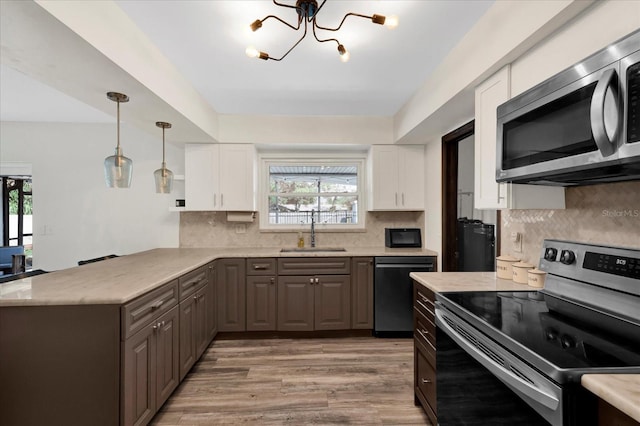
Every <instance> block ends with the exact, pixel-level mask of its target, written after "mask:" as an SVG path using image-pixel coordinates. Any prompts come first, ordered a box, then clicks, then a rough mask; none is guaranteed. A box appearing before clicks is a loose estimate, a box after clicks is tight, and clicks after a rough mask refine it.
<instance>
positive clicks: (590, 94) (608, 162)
mask: <svg viewBox="0 0 640 426" xmlns="http://www.w3.org/2000/svg"><path fill="white" fill-rule="evenodd" d="M497 116H498V122H497V125H498V129H497V134H498V136H497V150H496V151H497V153H496V154H497V158H496V180H497V181H498V182H514V183H530V184H540V185H556V186H572V185H587V184H594V183H605V182H618V181H625V180H638V179H640V31H636V32H633V33H631V34H630V35H628V36H627V37H625V38H623V39H621V40H619V41H617V42H615V43H613V44H611V45H610V46H608V47H606V48H605V49H602V50H601V51H598V52H596V53H595V54H593V55H592V56H590V57H588V58H587V59H585V60H584V61H582V62H580V63H578V64H576V65H574V66H573V67H570V68H568V69H566V70H564V71H562V72H561V73H559V74H558V75H556V76H554V77H551V78H550V79H548V80H546V81H544V82H542V83H540V84H539V85H537V86H535V87H533V88H532V89H530V90H528V91H527V92H525V93H522V94H521V95H519V96H516V97H514V98H513V99H511V100H509V101H507V102H506V103H504V104H502V105H500V106H499V107H498V110H497Z"/></svg>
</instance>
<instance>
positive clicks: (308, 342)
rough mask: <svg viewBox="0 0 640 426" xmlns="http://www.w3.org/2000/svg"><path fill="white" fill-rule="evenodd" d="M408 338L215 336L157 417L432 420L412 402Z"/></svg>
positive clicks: (195, 420) (162, 420) (173, 421)
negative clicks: (217, 338) (238, 338)
mask: <svg viewBox="0 0 640 426" xmlns="http://www.w3.org/2000/svg"><path fill="white" fill-rule="evenodd" d="M413 400H414V399H413V340H412V339H377V338H373V337H348V338H324V339H264V340H259V339H252V340H216V341H214V342H213V343H212V344H211V346H210V347H209V349H207V351H206V352H205V353H204V355H203V356H202V358H201V359H200V361H199V363H198V364H196V366H195V367H194V368H193V369H192V370H191V372H190V373H189V375H188V376H187V377H186V378H185V380H184V381H183V382H182V384H181V385H180V387H179V388H178V389H177V390H176V391H175V392H174V394H173V395H172V396H171V398H169V400H168V401H167V402H166V403H165V405H164V406H163V407H162V409H161V411H160V412H159V413H158V414H157V415H156V417H155V418H154V419H153V422H152V424H154V425H163V426H164V425H203V424H239V423H242V424H260V425H265V424H267V425H268V424H295V425H302V424H366V425H380V424H389V425H397V424H422V425H425V424H427V425H428V424H429V421H428V419H427V417H426V415H425V414H424V413H423V411H422V409H421V408H419V407H415V406H414V404H413Z"/></svg>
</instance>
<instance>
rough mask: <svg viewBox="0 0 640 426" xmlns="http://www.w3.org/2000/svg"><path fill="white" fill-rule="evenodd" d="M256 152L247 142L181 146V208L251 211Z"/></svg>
mask: <svg viewBox="0 0 640 426" xmlns="http://www.w3.org/2000/svg"><path fill="white" fill-rule="evenodd" d="M255 159H256V155H255V148H254V146H253V145H247V144H186V145H185V210H207V211H254V210H255V192H254V189H255V177H256V172H255V167H256V161H255Z"/></svg>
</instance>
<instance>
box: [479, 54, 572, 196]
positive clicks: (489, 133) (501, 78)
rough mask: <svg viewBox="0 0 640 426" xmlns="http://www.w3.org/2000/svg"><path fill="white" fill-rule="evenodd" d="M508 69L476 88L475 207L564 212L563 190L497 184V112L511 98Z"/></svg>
mask: <svg viewBox="0 0 640 426" xmlns="http://www.w3.org/2000/svg"><path fill="white" fill-rule="evenodd" d="M510 78H511V72H510V67H509V65H507V66H506V67H504V68H502V69H501V70H500V71H498V72H497V73H495V74H494V75H493V76H491V77H489V79H487V80H485V81H484V82H483V83H482V84H480V85H479V86H478V87H476V92H475V116H476V119H475V129H476V130H475V140H474V144H475V149H474V152H475V154H474V155H475V158H474V174H475V176H474V179H475V180H474V207H475V208H476V209H506V208H508V209H564V208H565V191H564V188H562V187H550V186H540V185H515V184H507V183H497V182H496V143H498V142H497V130H498V127H497V108H498V105H500V104H502V103H504V102H506V101H507V100H508V99H509V98H510V95H511V81H510Z"/></svg>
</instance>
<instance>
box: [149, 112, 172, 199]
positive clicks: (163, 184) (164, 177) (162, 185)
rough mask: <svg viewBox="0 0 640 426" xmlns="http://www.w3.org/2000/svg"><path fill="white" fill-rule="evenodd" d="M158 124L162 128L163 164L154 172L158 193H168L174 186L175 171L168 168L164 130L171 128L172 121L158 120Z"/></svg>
mask: <svg viewBox="0 0 640 426" xmlns="http://www.w3.org/2000/svg"><path fill="white" fill-rule="evenodd" d="M156 126H158V127H161V128H162V166H161V167H160V168H159V169H158V170H156V171H155V172H153V176H154V178H155V181H156V192H157V193H158V194H168V193H170V192H171V188H172V187H173V172H172V171H171V170H169V169H167V163H165V162H164V131H165V129H170V128H171V123H165V122H163V121H157V122H156Z"/></svg>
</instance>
